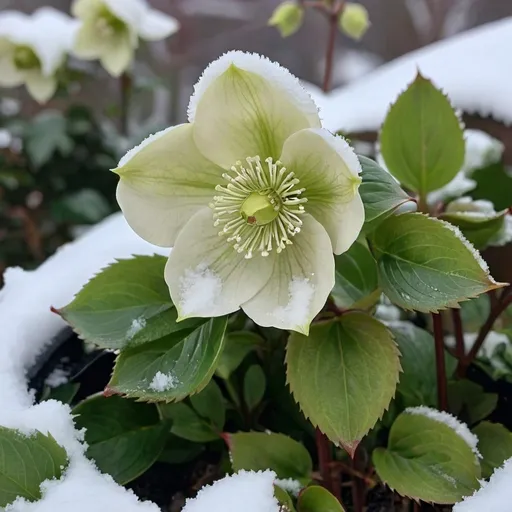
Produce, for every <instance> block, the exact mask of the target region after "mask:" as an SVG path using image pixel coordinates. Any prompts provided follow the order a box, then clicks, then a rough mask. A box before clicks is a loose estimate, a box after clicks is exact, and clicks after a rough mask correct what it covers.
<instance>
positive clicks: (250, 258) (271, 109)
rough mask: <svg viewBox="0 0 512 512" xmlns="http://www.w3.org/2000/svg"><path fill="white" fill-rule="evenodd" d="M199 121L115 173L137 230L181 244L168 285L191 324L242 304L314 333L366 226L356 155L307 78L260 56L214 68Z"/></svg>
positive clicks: (234, 56) (197, 107) (194, 113)
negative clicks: (329, 122) (323, 114)
mask: <svg viewBox="0 0 512 512" xmlns="http://www.w3.org/2000/svg"><path fill="white" fill-rule="evenodd" d="M98 1H99V0H98ZM189 119H190V123H189V124H185V125H180V126H177V127H175V128H170V129H168V130H165V131H164V132H161V133H159V134H157V135H155V136H153V137H151V138H149V139H148V140H146V141H145V142H144V143H143V144H141V145H140V146H139V147H137V148H135V149H134V150H132V151H130V152H129V153H128V154H127V155H126V156H125V157H124V158H123V159H122V160H121V162H120V163H119V167H118V168H117V169H116V170H115V172H117V173H118V174H119V176H120V178H121V181H120V183H119V187H118V191H117V198H118V202H119V204H120V206H121V209H122V210H123V213H124V215H125V217H126V219H127V221H128V223H129V224H130V226H131V227H132V228H133V229H134V230H135V231H136V232H137V233H138V234H139V235H140V236H142V237H143V238H145V239H146V240H148V241H150V242H152V243H154V244H158V245H162V246H172V245H174V248H173V250H172V252H171V256H170V258H169V262H168V264H167V266H166V270H165V279H166V281H167V284H168V285H169V289H170V292H171V296H172V299H173V302H174V304H175V305H176V308H177V309H178V312H179V316H180V319H183V318H187V317H190V316H200V317H211V316H220V315H225V314H229V313H232V312H234V311H236V310H238V309H239V308H242V309H243V310H244V311H245V312H246V313H247V315H248V316H249V317H250V318H252V319H253V320H254V321H255V322H256V323H258V324H260V325H263V326H274V327H278V328H281V329H291V330H295V331H298V332H301V333H305V334H307V333H308V331H309V325H310V323H311V321H312V320H313V318H314V317H315V316H316V315H317V314H318V313H319V312H320V310H321V309H322V307H323V306H324V304H325V302H326V300H327V298H328V296H329V293H330V292H331V290H332V288H333V286H334V256H333V252H334V253H336V254H339V253H342V252H344V251H346V250H347V249H348V248H349V247H350V246H351V245H352V243H353V242H354V241H355V240H356V238H357V236H358V235H359V232H360V230H361V227H362V225H363V222H364V209H363V204H362V201H361V198H360V196H359V193H358V187H359V184H360V182H361V179H360V177H359V173H360V171H361V167H360V165H359V161H358V159H357V157H356V155H355V154H354V152H353V150H352V149H351V148H350V146H349V145H348V144H347V143H346V142H345V141H344V140H343V139H341V138H338V137H335V136H333V135H332V134H330V133H329V132H327V131H326V130H323V129H322V128H321V127H320V120H319V118H318V113H317V109H316V106H315V104H314V103H313V101H312V100H311V98H310V97H309V95H308V94H307V93H306V92H305V91H304V90H303V89H302V88H301V86H300V85H299V83H298V81H297V79H296V78H295V77H293V76H292V75H291V74H290V73H289V72H288V71H286V70H285V69H283V68H281V67H280V66H278V65H276V64H274V63H272V62H270V61H269V60H267V59H265V58H262V57H259V56H257V55H249V54H244V53H242V52H229V53H227V54H225V55H224V56H222V57H221V58H220V59H219V60H218V61H216V62H214V63H213V64H212V65H211V66H210V67H209V68H208V69H207V70H206V71H205V73H204V75H203V77H202V78H201V80H200V81H199V83H198V84H197V86H196V89H195V95H194V96H193V98H192V99H191V103H190V106H189Z"/></svg>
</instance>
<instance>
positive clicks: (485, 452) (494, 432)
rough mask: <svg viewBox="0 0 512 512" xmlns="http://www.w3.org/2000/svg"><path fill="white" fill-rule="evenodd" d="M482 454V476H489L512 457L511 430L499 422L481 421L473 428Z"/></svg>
mask: <svg viewBox="0 0 512 512" xmlns="http://www.w3.org/2000/svg"><path fill="white" fill-rule="evenodd" d="M473 433H474V434H475V435H476V436H477V437H478V451H479V452H480V453H481V454H482V461H481V463H480V464H481V466H482V477H483V478H489V477H490V476H491V475H492V474H493V472H494V470H495V469H497V468H499V467H501V466H503V463H504V462H505V461H506V460H508V459H510V458H511V457H512V432H510V430H508V429H506V428H505V427H504V426H503V425H500V424H499V423H491V422H489V421H482V423H480V424H479V425H477V426H476V427H475V428H474V429H473Z"/></svg>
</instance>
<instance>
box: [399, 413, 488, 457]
mask: <svg viewBox="0 0 512 512" xmlns="http://www.w3.org/2000/svg"><path fill="white" fill-rule="evenodd" d="M405 412H406V413H408V414H418V415H421V416H426V417H427V418H430V419H431V420H434V421H438V422H439V423H444V424H445V425H447V426H448V427H450V428H451V429H453V430H454V431H455V433H456V434H457V435H458V436H459V437H461V438H462V439H463V440H464V441H465V442H466V443H467V444H468V446H469V447H470V448H471V450H472V451H473V453H474V454H475V455H476V456H477V457H478V458H480V459H481V458H482V456H481V455H480V452H479V451H478V448H477V446H478V437H476V436H475V434H473V433H472V432H471V430H469V428H468V426H467V425H466V424H465V423H462V422H461V421H459V420H458V419H457V418H456V417H455V416H452V415H451V414H448V413H447V412H442V411H438V410H436V409H432V408H431V407H425V406H423V405H422V406H420V407H409V408H408V409H406V410H405Z"/></svg>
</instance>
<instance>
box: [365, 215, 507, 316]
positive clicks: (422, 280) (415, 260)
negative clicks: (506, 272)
mask: <svg viewBox="0 0 512 512" xmlns="http://www.w3.org/2000/svg"><path fill="white" fill-rule="evenodd" d="M371 248H372V252H373V255H374V256H375V258H376V259H377V267H378V271H379V284H380V287H381V289H382V291H383V292H384V293H385V294H386V295H387V296H388V297H389V299H390V300H391V301H392V302H394V303H395V304H396V305H398V306H400V307H402V308H404V309H409V310H413V309H414V310H417V311H422V312H432V311H434V312H437V311H438V310H440V309H445V308H448V307H457V305H458V303H459V302H460V301H463V300H466V299H468V298H472V297H476V296H477V295H480V294H481V293H484V292H487V291H489V290H493V289H496V288H500V287H501V286H503V285H501V284H499V283H496V282H495V281H494V280H493V279H492V277H491V276H490V275H489V271H488V269H487V265H486V264H485V262H484V261H483V259H482V258H481V257H480V254H479V253H478V252H477V251H476V250H475V249H474V248H473V246H471V244H469V243H468V242H467V241H466V240H465V239H464V237H463V236H462V234H461V233H460V231H459V230H458V229H457V228H455V227H454V226H452V225H451V224H449V223H447V222H443V221H440V220H437V219H434V218H431V217H428V216H426V215H422V214H419V213H407V214H403V215H397V216H393V217H390V218H388V219H386V220H385V221H384V222H383V223H382V224H381V225H380V226H379V229H378V230H377V231H375V232H374V233H372V236H371Z"/></svg>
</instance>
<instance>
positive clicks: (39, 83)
mask: <svg viewBox="0 0 512 512" xmlns="http://www.w3.org/2000/svg"><path fill="white" fill-rule="evenodd" d="M76 29H77V23H76V22H75V20H73V19H72V18H70V17H69V16H67V15H65V14H63V13H61V12H60V11H57V10H56V9H52V8H51V7H43V8H41V9H38V10H37V11H36V12H35V13H34V14H32V15H31V16H27V15H25V14H22V13H20V12H17V11H6V12H4V13H3V14H2V15H1V16H0V86H3V87H16V86H18V85H22V84H25V85H26V87H27V90H28V92H29V94H30V95H31V96H32V97H33V98H34V99H35V100H37V101H38V102H39V103H45V102H46V101H48V100H49V99H50V98H51V97H52V96H53V95H54V94H55V91H56V90H57V86H58V79H57V72H58V71H59V69H60V68H61V66H62V65H63V64H64V61H65V59H66V54H67V53H68V52H69V51H70V50H71V47H72V44H73V38H74V35H75V32H76Z"/></svg>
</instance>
